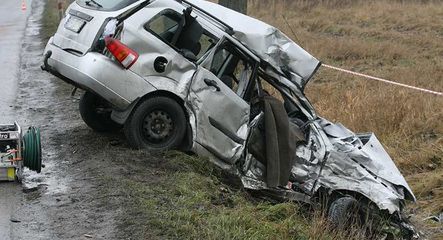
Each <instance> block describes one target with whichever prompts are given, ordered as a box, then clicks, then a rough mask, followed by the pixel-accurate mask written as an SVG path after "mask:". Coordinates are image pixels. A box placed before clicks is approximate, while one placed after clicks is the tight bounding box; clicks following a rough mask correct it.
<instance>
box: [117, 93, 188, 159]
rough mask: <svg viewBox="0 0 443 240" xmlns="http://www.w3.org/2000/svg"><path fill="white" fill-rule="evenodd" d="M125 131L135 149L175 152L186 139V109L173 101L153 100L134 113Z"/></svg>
mask: <svg viewBox="0 0 443 240" xmlns="http://www.w3.org/2000/svg"><path fill="white" fill-rule="evenodd" d="M124 132H125V135H126V138H127V139H128V142H129V144H130V145H131V147H133V148H136V149H148V150H156V151H164V150H169V149H175V148H177V147H178V146H179V145H180V144H181V143H182V141H183V139H184V136H185V133H186V116H185V113H184V112H183V109H182V107H181V106H180V105H179V104H178V103H177V102H176V101H174V100H173V99H171V98H167V97H153V98H149V99H147V100H146V101H144V102H142V103H141V104H140V105H139V106H138V107H137V108H136V109H135V110H134V112H133V114H132V116H131V117H130V118H129V119H128V121H126V124H125V127H124Z"/></svg>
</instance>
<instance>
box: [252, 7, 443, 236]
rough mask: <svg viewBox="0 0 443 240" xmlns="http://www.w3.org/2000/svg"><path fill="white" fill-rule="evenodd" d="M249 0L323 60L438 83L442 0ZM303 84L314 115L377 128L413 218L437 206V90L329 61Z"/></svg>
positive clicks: (441, 146)
mask: <svg viewBox="0 0 443 240" xmlns="http://www.w3.org/2000/svg"><path fill="white" fill-rule="evenodd" d="M274 2H275V4H273V3H274ZM422 2H425V3H422ZM249 3H250V8H249V10H248V12H249V15H251V16H254V17H257V18H259V19H262V20H264V21H265V22H268V23H270V24H272V25H274V26H276V27H278V28H280V29H282V30H283V31H284V32H285V33H286V34H287V35H288V36H290V37H292V38H293V39H298V42H299V43H300V44H301V45H302V46H303V47H304V48H305V49H307V50H308V51H309V52H311V53H312V54H313V55H314V56H316V57H317V58H319V59H320V60H321V61H323V62H325V63H328V64H332V65H336V66H341V67H344V68H348V69H351V70H355V71H359V72H363V73H367V74H371V75H375V76H380V77H384V78H387V79H392V80H395V81H398V82H401V83H406V84H411V85H414V86H420V87H425V88H430V89H433V90H436V91H440V92H442V91H443V2H441V1H387V0H386V1H385V0H378V1H344V0H342V1H340V0H329V1H302V0H296V1H284V0H281V1H272V0H268V1H266V0H264V1H263V0H260V1H258V0H256V1H254V0H250V1H249ZM266 6H267V7H266ZM285 17H286V18H287V20H288V22H289V25H290V26H291V28H292V31H293V32H294V33H295V35H296V36H294V34H293V33H292V31H291V29H290V27H289V26H288V24H286V23H285V20H284V18H285ZM306 92H307V95H308V96H309V98H310V99H311V101H312V102H313V104H314V105H315V107H316V109H317V111H318V113H319V114H320V115H321V116H323V117H325V118H328V119H330V120H333V121H339V122H342V123H344V124H345V125H346V126H348V127H349V128H351V129H352V130H354V131H356V132H367V131H373V132H375V133H376V134H377V135H378V136H379V138H380V139H381V141H382V142H383V143H384V145H385V146H386V148H387V150H388V152H389V153H390V154H391V156H392V157H393V158H394V160H395V161H396V163H397V164H398V166H399V168H400V169H401V171H402V172H403V173H404V174H405V176H406V178H407V179H408V181H409V184H410V185H411V187H412V188H413V190H414V191H415V193H416V195H417V197H418V205H411V206H410V208H412V209H414V212H416V214H417V216H418V217H417V218H418V219H421V218H422V217H425V216H429V215H431V214H437V213H439V212H442V211H443V97H438V96H433V95H429V94H423V93H419V92H415V91H411V90H408V89H403V88H399V87H395V86H390V85H386V84H384V83H378V82H374V81H370V80H365V79H361V78H356V77H352V76H349V75H345V74H342V73H338V72H335V71H331V70H328V69H322V70H320V71H319V73H318V74H317V76H316V77H315V79H314V80H313V81H312V83H311V84H310V86H309V87H308V89H307V91H306ZM440 230H442V229H441V228H440ZM442 231H443V230H442Z"/></svg>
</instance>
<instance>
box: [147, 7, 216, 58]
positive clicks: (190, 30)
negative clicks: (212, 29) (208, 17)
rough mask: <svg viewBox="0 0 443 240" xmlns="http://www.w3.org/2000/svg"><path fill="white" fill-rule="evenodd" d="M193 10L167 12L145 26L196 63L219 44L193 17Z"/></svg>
mask: <svg viewBox="0 0 443 240" xmlns="http://www.w3.org/2000/svg"><path fill="white" fill-rule="evenodd" d="M191 11H192V9H191V8H188V9H186V10H184V11H183V14H179V13H177V12H175V11H173V10H165V11H163V12H161V13H160V14H158V15H157V16H155V17H154V18H153V19H152V20H151V21H149V22H148V23H147V24H146V25H145V29H146V30H147V31H149V32H151V33H153V34H154V35H156V36H157V37H158V38H160V39H161V40H162V41H164V42H166V43H167V44H169V45H171V46H172V47H174V48H175V49H177V50H178V51H179V52H181V53H182V55H183V56H185V57H186V58H188V59H189V60H192V61H196V60H197V59H199V58H201V57H202V56H203V55H204V54H205V53H206V52H207V51H209V50H210V49H211V48H212V47H213V46H214V45H215V42H217V39H216V37H214V36H213V35H212V34H211V33H209V32H208V31H207V30H206V29H204V28H203V27H202V26H201V25H200V23H199V22H198V21H197V20H196V17H192V16H191Z"/></svg>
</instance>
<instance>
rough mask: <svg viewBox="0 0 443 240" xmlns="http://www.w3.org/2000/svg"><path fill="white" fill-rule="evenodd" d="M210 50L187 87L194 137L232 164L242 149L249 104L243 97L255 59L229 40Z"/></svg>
mask: <svg viewBox="0 0 443 240" xmlns="http://www.w3.org/2000/svg"><path fill="white" fill-rule="evenodd" d="M227 46H228V47H227ZM226 49H228V50H229V51H228V50H226ZM213 51H214V52H213V53H212V54H209V55H210V56H209V58H210V60H209V61H205V62H207V63H208V64H207V65H206V66H205V64H202V65H203V66H205V67H203V66H202V65H200V66H199V67H198V70H197V72H196V74H195V75H194V78H193V80H192V84H191V88H190V94H189V98H188V101H189V105H190V107H191V108H192V111H193V113H194V116H195V127H196V129H195V130H196V136H195V139H194V140H195V142H197V144H199V145H201V146H202V147H204V148H205V149H206V150H208V151H209V152H211V153H212V154H213V155H215V156H216V157H217V158H219V159H221V160H223V161H225V162H226V163H234V162H235V161H236V160H237V159H238V158H239V157H240V156H241V154H242V152H243V149H244V145H245V144H244V143H245V141H246V138H247V134H248V124H249V117H250V105H249V103H248V102H247V101H246V100H245V99H244V98H246V96H247V94H246V93H247V92H248V88H249V86H250V85H251V82H252V80H253V78H254V69H256V68H255V67H254V66H257V65H256V63H257V62H256V61H255V60H253V58H251V57H250V56H248V55H247V54H245V53H244V52H243V51H242V50H240V49H239V48H238V47H236V46H235V45H234V44H233V43H232V42H230V41H226V42H225V43H224V44H221V45H218V46H217V47H216V48H214V50H213ZM208 69H210V70H208ZM222 79H223V80H222ZM227 80H228V81H229V80H231V81H232V82H230V83H228V81H227Z"/></svg>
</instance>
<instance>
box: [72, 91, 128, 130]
mask: <svg viewBox="0 0 443 240" xmlns="http://www.w3.org/2000/svg"><path fill="white" fill-rule="evenodd" d="M79 109H80V115H81V117H82V119H83V121H84V122H85V123H86V125H88V126H89V127H90V128H92V129H93V130H94V131H97V132H111V131H117V130H119V129H121V128H122V125H120V124H118V123H116V122H114V121H113V120H112V119H111V112H112V111H111V108H110V105H109V103H108V102H107V101H106V100H104V99H103V98H101V97H99V96H97V95H95V94H93V93H91V92H85V93H84V94H83V96H82V97H81V99H80V103H79Z"/></svg>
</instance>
